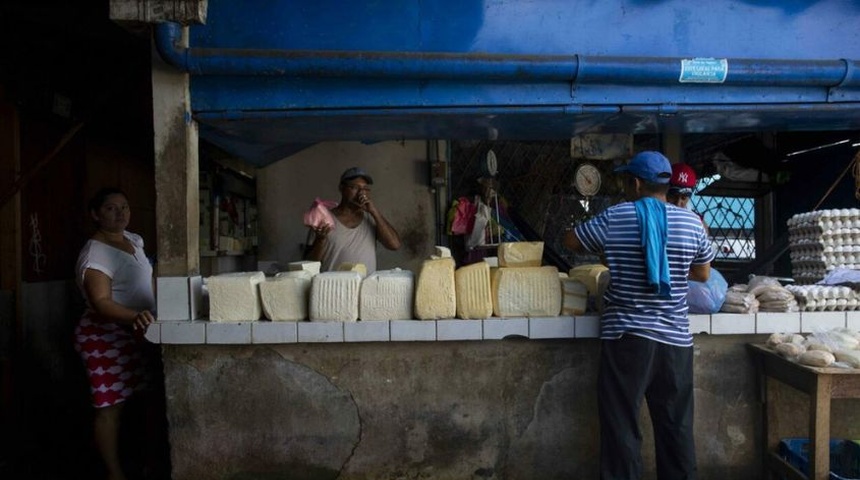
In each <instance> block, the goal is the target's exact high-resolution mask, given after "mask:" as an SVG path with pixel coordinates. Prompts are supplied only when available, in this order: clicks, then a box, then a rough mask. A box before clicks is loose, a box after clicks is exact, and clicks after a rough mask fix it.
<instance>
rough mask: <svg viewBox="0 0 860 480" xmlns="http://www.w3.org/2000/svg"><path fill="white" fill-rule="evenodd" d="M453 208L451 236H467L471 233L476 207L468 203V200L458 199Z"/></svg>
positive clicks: (464, 198)
mask: <svg viewBox="0 0 860 480" xmlns="http://www.w3.org/2000/svg"><path fill="white" fill-rule="evenodd" d="M455 208H456V210H455V211H454V220H453V221H452V222H451V233H452V234H453V235H468V234H469V233H472V228H474V226H475V213H477V212H478V206H477V205H475V204H474V203H472V202H470V201H469V199H468V198H466V197H460V198H459V199H458V200H457V205H456V207H455Z"/></svg>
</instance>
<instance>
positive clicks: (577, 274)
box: [568, 263, 610, 312]
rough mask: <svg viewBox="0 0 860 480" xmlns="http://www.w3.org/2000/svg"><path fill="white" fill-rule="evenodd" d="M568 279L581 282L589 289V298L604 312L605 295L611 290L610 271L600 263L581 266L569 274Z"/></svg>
mask: <svg viewBox="0 0 860 480" xmlns="http://www.w3.org/2000/svg"><path fill="white" fill-rule="evenodd" d="M568 277H569V278H572V279H574V280H579V281H580V282H582V283H584V284H585V286H586V287H587V288H588V296H589V297H591V298H592V299H594V305H595V308H597V311H598V312H603V294H604V293H605V292H606V289H607V288H609V281H610V277H609V269H608V268H607V267H606V266H605V265H601V264H599V263H595V264H589V265H579V266H577V267H573V268H571V269H570V271H569V272H568Z"/></svg>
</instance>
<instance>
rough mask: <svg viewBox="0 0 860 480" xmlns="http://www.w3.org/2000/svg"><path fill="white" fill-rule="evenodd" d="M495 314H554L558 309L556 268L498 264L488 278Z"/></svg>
mask: <svg viewBox="0 0 860 480" xmlns="http://www.w3.org/2000/svg"><path fill="white" fill-rule="evenodd" d="M492 281H493V285H492V287H493V313H494V314H495V315H496V316H497V317H554V316H558V314H559V312H560V311H561V287H560V286H559V283H558V282H559V278H558V269H557V268H556V267H554V266H545V267H517V268H510V267H499V269H498V271H496V272H495V275H494V276H493V278H492Z"/></svg>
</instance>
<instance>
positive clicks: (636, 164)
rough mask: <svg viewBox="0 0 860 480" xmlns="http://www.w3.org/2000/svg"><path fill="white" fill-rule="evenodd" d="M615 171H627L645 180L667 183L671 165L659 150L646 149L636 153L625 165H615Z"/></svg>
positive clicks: (670, 174)
mask: <svg viewBox="0 0 860 480" xmlns="http://www.w3.org/2000/svg"><path fill="white" fill-rule="evenodd" d="M615 171H616V172H627V173H629V174H631V175H633V176H634V177H638V178H641V179H642V180H645V181H646V182H651V183H662V184H668V183H669V179H670V178H671V177H672V165H671V164H670V163H669V159H668V158H666V157H664V156H663V154H662V153H660V152H654V151H650V150H646V151H644V152H639V153H637V154H636V155H635V156H634V157H633V158H631V159H630V162H629V163H627V165H621V166H620V167H615Z"/></svg>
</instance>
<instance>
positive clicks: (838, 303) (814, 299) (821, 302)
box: [785, 285, 860, 312]
mask: <svg viewBox="0 0 860 480" xmlns="http://www.w3.org/2000/svg"><path fill="white" fill-rule="evenodd" d="M785 289H786V290H788V291H790V292H791V293H793V294H794V298H796V299H797V303H798V305H799V307H800V310H802V311H804V312H824V311H849V310H860V295H858V294H857V292H855V291H854V290H852V289H851V288H849V287H841V286H834V285H788V286H786V287H785Z"/></svg>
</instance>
